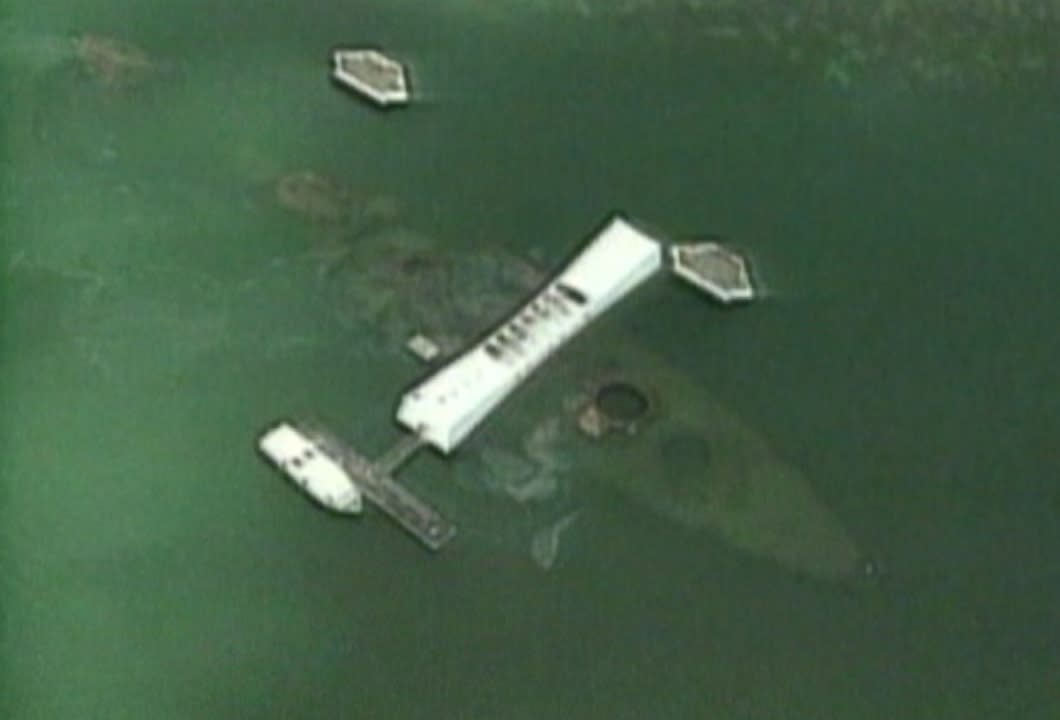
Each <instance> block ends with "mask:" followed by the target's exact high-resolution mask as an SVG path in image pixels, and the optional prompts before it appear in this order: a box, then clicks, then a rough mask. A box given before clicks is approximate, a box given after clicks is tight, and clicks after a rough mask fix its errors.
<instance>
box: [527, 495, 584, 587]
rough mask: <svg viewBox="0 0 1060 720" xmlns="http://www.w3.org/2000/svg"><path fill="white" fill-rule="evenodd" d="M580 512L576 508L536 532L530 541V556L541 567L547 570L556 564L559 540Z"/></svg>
mask: <svg viewBox="0 0 1060 720" xmlns="http://www.w3.org/2000/svg"><path fill="white" fill-rule="evenodd" d="M580 514H581V511H580V510H575V511H574V512H572V513H570V514H569V515H565V516H564V517H562V518H560V519H559V520H557V521H556V522H554V523H552V524H551V525H548V526H547V527H543V528H541V529H540V530H538V531H537V532H535V533H534V537H533V539H532V540H531V541H530V557H532V558H533V559H534V562H535V563H536V564H537V566H538V567H539V568H541V569H542V570H545V571H546V572H547V571H549V570H551V569H552V567H553V566H554V565H555V564H556V560H557V558H558V557H559V542H560V540H561V539H562V538H563V533H564V532H566V531H567V528H569V527H570V526H571V524H572V523H573V522H574V521H575V520H577V519H578V515H580Z"/></svg>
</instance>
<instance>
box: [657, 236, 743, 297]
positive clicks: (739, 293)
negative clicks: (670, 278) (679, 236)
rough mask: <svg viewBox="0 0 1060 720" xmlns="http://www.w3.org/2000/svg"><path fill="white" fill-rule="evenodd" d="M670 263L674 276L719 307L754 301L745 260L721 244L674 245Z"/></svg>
mask: <svg viewBox="0 0 1060 720" xmlns="http://www.w3.org/2000/svg"><path fill="white" fill-rule="evenodd" d="M670 261H671V266H672V269H673V272H674V274H675V275H677V276H678V277H680V278H682V279H683V280H685V281H687V282H689V283H690V284H692V285H694V286H695V287H696V288H698V289H700V290H702V291H703V292H705V293H707V294H708V295H710V296H711V297H713V298H714V299H715V300H717V301H719V302H721V303H724V304H729V303H733V302H742V301H747V300H753V299H754V297H755V288H754V284H753V283H752V282H751V273H750V270H749V268H748V263H747V260H746V259H745V258H744V257H743V256H742V255H740V254H739V253H736V252H734V251H733V250H730V249H728V248H726V247H725V246H724V245H721V244H720V243H716V242H700V243H688V244H683V245H673V246H671V247H670Z"/></svg>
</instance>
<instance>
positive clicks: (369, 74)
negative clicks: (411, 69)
mask: <svg viewBox="0 0 1060 720" xmlns="http://www.w3.org/2000/svg"><path fill="white" fill-rule="evenodd" d="M331 57H332V63H333V67H332V71H331V74H332V77H334V78H335V80H337V81H338V82H340V83H342V84H343V85H345V86H346V87H348V88H351V89H353V90H356V91H357V92H359V93H361V94H362V95H364V96H365V97H367V98H369V99H370V100H372V101H373V102H375V103H376V104H378V105H381V106H384V107H385V106H389V105H405V104H406V103H408V101H409V84H408V78H407V76H406V73H405V66H404V65H402V64H401V63H399V62H398V61H397V60H392V59H391V58H388V57H387V56H386V55H384V54H383V53H381V52H379V51H378V50H367V49H360V50H336V51H335V52H334V53H332V56H331Z"/></svg>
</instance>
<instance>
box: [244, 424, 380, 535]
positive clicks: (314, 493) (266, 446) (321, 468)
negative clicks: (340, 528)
mask: <svg viewBox="0 0 1060 720" xmlns="http://www.w3.org/2000/svg"><path fill="white" fill-rule="evenodd" d="M258 449H259V450H260V451H261V453H262V454H263V455H264V456H265V457H266V458H268V460H269V461H270V462H272V464H273V465H275V466H276V467H278V468H279V469H280V470H282V471H283V473H284V474H285V475H286V476H287V477H288V478H289V479H290V480H291V481H292V482H293V483H294V484H295V485H296V486H298V487H299V488H300V489H301V490H302V491H303V492H304V493H305V494H306V495H308V496H309V497H310V498H312V499H313V500H314V501H315V502H317V503H318V504H319V505H321V506H323V507H325V508H327V509H328V510H333V511H334V512H338V513H344V514H353V515H356V514H358V513H360V512H361V509H362V507H363V501H362V499H361V490H360V488H359V487H358V486H357V483H356V482H354V480H353V478H352V477H351V476H350V474H349V473H347V472H346V470H344V469H343V467H342V464H341V462H340V460H339V459H338V458H335V457H332V456H331V455H330V454H329V453H327V452H326V451H325V450H324V448H323V447H321V446H320V444H318V443H316V442H314V441H313V440H312V439H311V438H310V437H308V436H307V435H306V434H305V433H303V432H302V431H301V430H299V429H298V428H297V427H295V426H293V425H291V424H290V423H286V422H281V423H278V424H277V425H275V426H273V427H271V428H269V429H268V430H267V431H266V432H265V433H264V434H262V436H261V437H260V438H259V439H258Z"/></svg>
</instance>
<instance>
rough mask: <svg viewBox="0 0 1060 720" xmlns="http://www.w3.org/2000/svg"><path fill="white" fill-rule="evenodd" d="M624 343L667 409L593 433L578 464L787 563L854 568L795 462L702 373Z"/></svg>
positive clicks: (802, 569) (660, 508)
mask: <svg viewBox="0 0 1060 720" xmlns="http://www.w3.org/2000/svg"><path fill="white" fill-rule="evenodd" d="M612 340H614V339H612ZM623 350H624V353H623V355H624V358H625V359H624V364H626V365H627V366H629V367H633V366H635V367H636V368H637V375H638V376H640V377H650V378H651V383H652V385H653V386H654V387H656V388H657V389H658V392H659V394H660V395H661V396H663V397H665V398H666V410H665V412H660V413H658V414H657V416H656V417H655V419H654V420H653V422H651V423H648V424H645V425H644V426H643V427H642V428H641V429H640V431H639V432H638V433H637V435H636V436H635V437H633V438H631V439H630V440H629V441H627V442H621V443H593V445H592V446H591V448H592V450H593V452H592V453H591V455H590V456H588V457H586V458H585V459H584V464H583V465H580V466H579V470H585V471H586V472H591V474H592V475H594V476H598V477H600V479H601V481H602V482H603V481H604V478H605V477H606V478H609V479H611V480H612V481H613V482H615V483H617V484H618V486H619V487H621V488H622V489H623V490H625V491H627V492H628V493H629V494H630V495H632V496H634V497H636V498H639V499H640V500H641V501H643V502H645V503H646V504H647V505H648V506H649V507H651V508H653V509H654V510H655V511H656V512H658V513H659V514H661V515H663V516H665V517H669V518H671V519H673V520H675V521H677V522H679V523H681V524H683V525H687V526H689V527H700V528H708V529H710V530H713V531H714V532H716V533H717V534H718V535H719V536H720V537H721V538H722V539H723V540H725V541H726V542H727V543H728V544H730V545H731V546H733V547H734V548H737V549H739V550H742V551H744V552H747V553H749V554H751V555H755V556H759V557H763V558H769V559H771V560H773V561H775V562H777V563H778V564H780V565H782V566H783V567H785V568H787V569H789V570H791V571H793V572H796V573H799V574H805V575H808V576H812V577H815V578H819V579H826V580H841V581H850V580H855V579H858V578H859V577H860V576H861V574H862V572H863V561H864V560H863V554H862V552H861V551H860V549H859V548H858V546H857V544H856V543H855V541H854V540H853V538H852V537H851V536H850V535H849V533H848V532H847V531H846V529H845V528H844V527H843V526H842V524H841V523H840V522H839V521H838V519H837V518H836V517H835V516H834V515H833V514H832V512H831V511H830V510H829V509H828V508H827V507H826V506H825V505H824V503H823V502H822V501H821V500H820V498H818V497H817V496H816V494H815V493H814V491H813V488H812V487H811V485H810V483H809V482H808V481H807V479H806V478H805V477H804V476H803V475H802V474H801V473H800V472H799V471H797V470H796V469H795V468H793V467H791V466H790V465H789V464H788V463H786V462H784V461H783V460H782V459H781V458H779V457H778V456H777V454H776V453H775V452H774V451H773V450H772V449H771V448H770V446H769V445H768V443H766V441H765V440H764V439H763V438H762V437H761V436H760V435H759V434H758V433H757V432H755V431H754V430H752V429H751V428H750V427H748V426H747V425H745V424H744V423H743V422H742V421H741V420H739V419H738V418H737V417H736V416H735V415H733V413H731V412H730V411H729V410H727V409H726V408H724V407H723V406H721V405H720V404H719V403H717V402H716V401H715V400H714V399H713V398H712V397H710V395H709V394H708V393H707V392H706V391H705V389H704V388H703V387H702V386H701V384H700V383H698V382H695V381H694V380H693V379H692V378H690V377H688V376H686V375H685V374H684V373H682V372H680V371H677V370H675V369H674V368H672V367H671V366H669V365H668V364H667V363H666V362H665V360H663V359H662V358H661V357H657V356H655V355H654V354H652V353H649V352H648V351H647V350H645V349H643V348H641V347H640V346H639V345H637V344H635V343H629V344H627V345H625V346H624V348H623ZM627 376H629V375H628V374H627ZM641 384H642V385H643V384H645V383H641ZM590 468H591V469H590ZM616 468H621V471H619V472H616Z"/></svg>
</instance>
